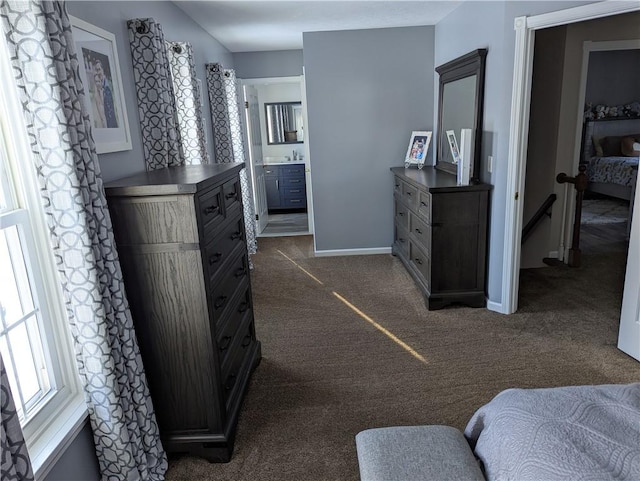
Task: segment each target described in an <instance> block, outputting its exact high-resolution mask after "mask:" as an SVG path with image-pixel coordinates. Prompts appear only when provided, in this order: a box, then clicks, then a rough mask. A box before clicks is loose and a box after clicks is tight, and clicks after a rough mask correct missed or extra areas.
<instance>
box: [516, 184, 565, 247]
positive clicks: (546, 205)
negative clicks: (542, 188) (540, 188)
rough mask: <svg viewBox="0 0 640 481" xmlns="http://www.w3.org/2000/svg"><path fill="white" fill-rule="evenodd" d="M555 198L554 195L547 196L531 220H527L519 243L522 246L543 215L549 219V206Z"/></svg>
mask: <svg viewBox="0 0 640 481" xmlns="http://www.w3.org/2000/svg"><path fill="white" fill-rule="evenodd" d="M556 198H557V196H556V194H549V197H547V198H546V200H545V201H544V202H543V203H542V205H541V206H540V208H539V209H538V210H537V211H536V213H535V214H533V217H531V220H529V222H527V225H525V226H524V229H522V240H521V241H520V242H521V243H522V244H524V241H526V240H527V238H528V237H529V235H531V232H533V229H534V228H535V227H536V226H537V225H538V223H539V222H540V220H542V218H543V217H544V216H545V214H546V215H547V216H548V217H551V213H550V212H549V209H551V206H552V205H553V203H554V202H555V201H556Z"/></svg>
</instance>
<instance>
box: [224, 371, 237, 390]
mask: <svg viewBox="0 0 640 481" xmlns="http://www.w3.org/2000/svg"><path fill="white" fill-rule="evenodd" d="M235 378H236V373H231V374H229V375H228V376H227V382H225V383H224V389H225V391H231V388H232V387H233V385H234V384H235V381H234V379H235Z"/></svg>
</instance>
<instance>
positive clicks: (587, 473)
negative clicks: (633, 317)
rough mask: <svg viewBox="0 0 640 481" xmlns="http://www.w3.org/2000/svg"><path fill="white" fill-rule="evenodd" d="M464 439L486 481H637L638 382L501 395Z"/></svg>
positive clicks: (477, 415)
mask: <svg viewBox="0 0 640 481" xmlns="http://www.w3.org/2000/svg"><path fill="white" fill-rule="evenodd" d="M464 434H465V436H466V438H467V439H468V440H469V442H470V444H471V447H472V448H473V450H474V454H475V455H476V457H477V458H478V459H479V460H480V461H481V462H482V465H483V468H484V474H485V476H486V478H487V480H489V481H512V480H513V481H515V480H517V481H543V480H544V481H560V480H562V481H573V480H576V481H577V480H584V481H596V480H597V481H609V480H611V481H613V480H617V481H622V480H625V481H632V480H633V481H637V480H640V383H636V384H625V385H601V386H570V387H558V388H547V389H507V390H506V391H503V392H501V393H500V394H498V395H497V396H496V397H495V398H493V400H491V401H490V402H489V403H488V404H486V405H485V406H483V407H481V408H480V409H478V411H476V413H475V414H474V415H473V417H472V418H471V420H470V421H469V423H468V425H467V427H466V429H465V433H464Z"/></svg>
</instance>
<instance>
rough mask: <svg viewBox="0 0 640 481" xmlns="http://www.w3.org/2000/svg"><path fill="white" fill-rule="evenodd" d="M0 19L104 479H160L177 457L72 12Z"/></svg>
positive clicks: (36, 5) (59, 9) (8, 14)
mask: <svg viewBox="0 0 640 481" xmlns="http://www.w3.org/2000/svg"><path fill="white" fill-rule="evenodd" d="M0 21H2V24H3V27H4V32H5V34H6V38H7V44H8V46H9V50H10V52H9V54H10V57H11V59H12V62H13V66H14V71H15V77H16V83H17V86H18V90H19V94H20V96H21V101H22V104H23V106H24V112H25V120H26V124H27V128H28V131H29V132H28V133H29V138H30V140H31V148H32V152H33V157H32V161H33V162H34V164H35V167H36V171H37V176H38V181H39V183H40V186H41V191H40V192H41V196H42V202H43V206H44V209H45V213H46V216H47V222H48V224H49V231H50V234H51V243H52V247H53V249H54V252H55V258H56V262H57V267H58V272H59V274H60V278H61V285H62V289H63V292H64V295H65V301H66V309H67V315H68V318H69V324H70V329H71V332H72V334H73V339H74V341H75V349H76V359H77V363H78V370H79V373H80V377H81V379H82V382H83V385H84V389H85V399H86V402H87V408H88V410H89V417H90V421H91V427H92V429H93V435H94V442H95V446H96V453H97V455H98V461H99V464H100V470H101V473H102V477H103V479H104V480H110V481H111V480H114V481H116V480H118V481H119V480H123V481H124V480H126V481H134V480H158V481H160V480H162V479H164V474H165V472H166V470H167V458H166V455H165V453H164V451H163V449H162V445H161V442H160V437H159V433H158V426H157V423H156V419H155V414H154V411H153V405H152V402H151V397H150V395H149V389H148V386H147V382H146V377H145V374H144V370H143V366H142V360H141V357H140V352H139V349H138V344H137V341H136V337H135V331H134V328H133V322H132V319H131V314H130V312H129V308H128V304H127V300H126V296H125V293H124V290H123V281H122V273H121V270H120V264H119V262H118V258H117V253H116V250H115V245H114V238H113V232H112V228H111V218H110V217H109V211H108V210H107V207H106V199H105V196H104V189H103V185H102V177H101V174H100V169H99V164H98V158H97V155H96V151H95V144H94V142H93V138H92V136H91V124H90V120H89V116H88V113H87V112H86V109H85V106H84V105H85V104H84V97H85V90H84V88H83V86H82V84H81V82H80V76H79V64H78V56H77V54H76V51H75V46H74V44H73V38H72V35H71V25H70V23H69V17H68V15H67V12H66V7H65V5H64V4H63V3H60V2H48V1H47V2H40V1H30V2H26V1H24V0H15V1H6V0H5V1H3V2H2V3H0ZM25 160H26V159H25Z"/></svg>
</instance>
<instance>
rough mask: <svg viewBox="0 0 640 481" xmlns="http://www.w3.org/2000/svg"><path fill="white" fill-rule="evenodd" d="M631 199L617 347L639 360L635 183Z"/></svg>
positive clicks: (639, 226) (639, 202) (638, 196)
mask: <svg viewBox="0 0 640 481" xmlns="http://www.w3.org/2000/svg"><path fill="white" fill-rule="evenodd" d="M635 190H636V192H635V200H634V199H632V202H631V209H633V218H632V220H631V237H630V239H629V254H628V257H627V273H626V275H625V279H624V293H623V295H622V313H621V314H620V330H619V331H618V349H620V350H621V351H623V352H626V353H627V354H629V355H630V356H631V357H633V358H635V359H637V360H638V361H640V269H638V266H640V209H637V208H634V207H635V206H640V188H638V185H636V189H635Z"/></svg>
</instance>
